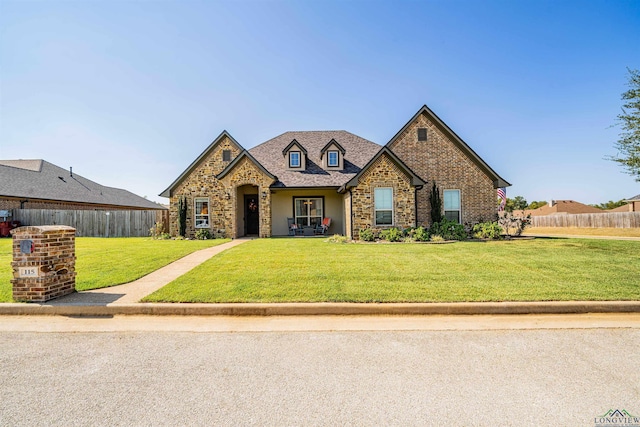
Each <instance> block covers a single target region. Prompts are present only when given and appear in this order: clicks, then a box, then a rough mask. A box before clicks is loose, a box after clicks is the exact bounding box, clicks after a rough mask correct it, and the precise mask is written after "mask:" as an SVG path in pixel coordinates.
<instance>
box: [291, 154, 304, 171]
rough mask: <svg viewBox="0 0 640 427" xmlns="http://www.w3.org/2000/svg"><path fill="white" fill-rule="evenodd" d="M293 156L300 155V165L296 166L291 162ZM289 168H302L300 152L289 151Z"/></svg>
mask: <svg viewBox="0 0 640 427" xmlns="http://www.w3.org/2000/svg"><path fill="white" fill-rule="evenodd" d="M292 154H297V155H298V165H297V166H295V165H294V164H293V163H292V162H291V155H292ZM289 167H290V168H292V169H294V168H295V169H298V168H300V167H302V153H301V152H300V151H289Z"/></svg>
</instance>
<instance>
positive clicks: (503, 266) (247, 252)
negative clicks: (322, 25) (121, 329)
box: [145, 239, 640, 302]
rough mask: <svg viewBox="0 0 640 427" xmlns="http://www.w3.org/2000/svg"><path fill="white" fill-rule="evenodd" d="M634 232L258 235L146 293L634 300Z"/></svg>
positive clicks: (637, 284)
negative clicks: (438, 239) (405, 239)
mask: <svg viewBox="0 0 640 427" xmlns="http://www.w3.org/2000/svg"><path fill="white" fill-rule="evenodd" d="M639 278H640V242H638V241H614V240H587V239H536V240H519V241H502V242H486V243H483V242H460V243H455V244H446V245H433V244H432V245H425V244H423V245H420V244H331V243H326V242H324V240H323V239H258V240H254V241H251V242H248V243H245V244H242V245H240V246H237V247H235V248H232V249H230V250H228V251H226V252H224V253H222V254H220V255H218V256H216V257H214V258H212V259H211V260H209V261H207V262H206V263H204V264H203V265H201V266H199V267H197V268H195V269H194V270H192V271H191V272H189V273H187V274H186V275H184V276H182V277H180V278H179V279H177V280H176V281H174V282H172V283H170V284H169V285H167V286H165V287H164V288H162V289H160V290H159V291H157V292H155V293H154V294H152V295H150V296H149V297H147V298H146V299H145V300H146V301H172V302H296V301H345V302H431V301H440V302H445V301H547V300H639V299H640V279H639Z"/></svg>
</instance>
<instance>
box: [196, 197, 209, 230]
mask: <svg viewBox="0 0 640 427" xmlns="http://www.w3.org/2000/svg"><path fill="white" fill-rule="evenodd" d="M195 204H196V209H195V213H196V214H195V217H196V228H209V199H195Z"/></svg>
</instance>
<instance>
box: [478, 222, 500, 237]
mask: <svg viewBox="0 0 640 427" xmlns="http://www.w3.org/2000/svg"><path fill="white" fill-rule="evenodd" d="M472 233H473V237H475V238H476V239H494V240H495V239H499V238H500V235H501V234H502V227H500V225H499V224H498V223H497V222H481V223H479V224H476V225H474V226H473V228H472Z"/></svg>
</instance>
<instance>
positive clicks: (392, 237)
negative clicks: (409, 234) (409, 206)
mask: <svg viewBox="0 0 640 427" xmlns="http://www.w3.org/2000/svg"><path fill="white" fill-rule="evenodd" d="M380 238H381V239H382V240H386V241H388V242H401V241H402V231H400V230H399V229H398V228H395V227H393V228H387V229H384V230H382V231H381V232H380Z"/></svg>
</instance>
